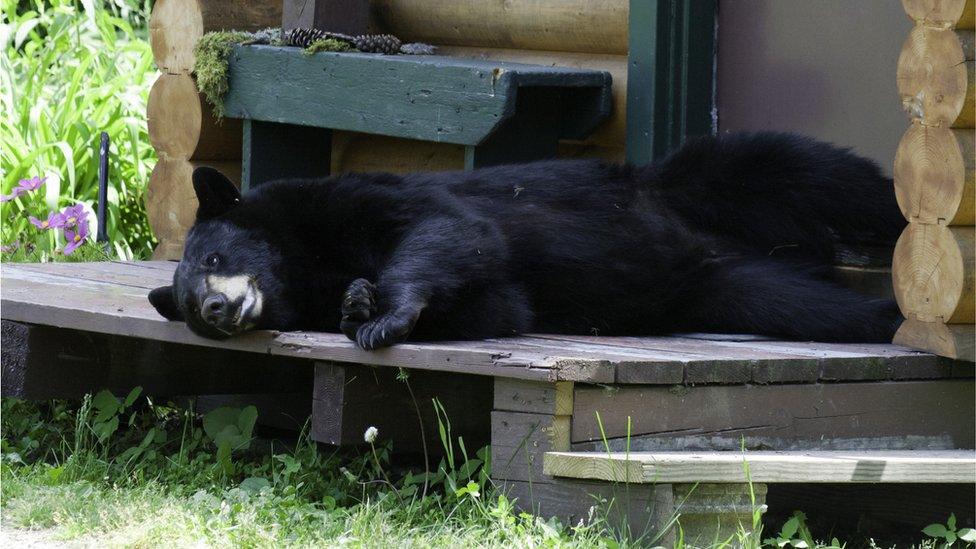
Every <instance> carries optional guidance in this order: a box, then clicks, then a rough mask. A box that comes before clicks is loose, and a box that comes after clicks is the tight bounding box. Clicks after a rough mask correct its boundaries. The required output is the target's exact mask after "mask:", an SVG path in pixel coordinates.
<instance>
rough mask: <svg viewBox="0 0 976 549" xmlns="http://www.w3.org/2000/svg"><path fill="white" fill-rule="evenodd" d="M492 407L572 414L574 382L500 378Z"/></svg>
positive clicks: (496, 385)
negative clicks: (542, 381) (544, 381)
mask: <svg viewBox="0 0 976 549" xmlns="http://www.w3.org/2000/svg"><path fill="white" fill-rule="evenodd" d="M493 409H494V410H497V411H508V412H530V413H533V414H550V415H556V416H568V415H572V413H573V383H572V382H571V381H560V382H557V383H539V382H535V381H524V380H518V379H504V378H498V379H496V380H495V387H494V405H493Z"/></svg>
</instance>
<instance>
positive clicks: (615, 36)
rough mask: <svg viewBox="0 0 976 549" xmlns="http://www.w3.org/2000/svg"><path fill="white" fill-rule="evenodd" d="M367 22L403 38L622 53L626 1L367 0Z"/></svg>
mask: <svg viewBox="0 0 976 549" xmlns="http://www.w3.org/2000/svg"><path fill="white" fill-rule="evenodd" d="M370 4H371V5H370V7H371V13H370V16H371V24H372V26H373V28H374V29H376V30H377V31H381V32H390V33H393V34H396V35H397V36H399V37H400V38H402V39H404V40H406V41H416V42H429V43H432V44H437V45H445V46H476V47H478V46H480V47H489V48H511V49H522V50H554V51H574V52H585V53H614V54H619V55H626V53H627V16H628V13H629V11H630V10H629V6H628V1H627V0H560V1H546V2H539V1H537V0H509V1H506V2H504V4H498V3H494V2H479V1H461V2H443V1H439V0H372V1H371V2H370Z"/></svg>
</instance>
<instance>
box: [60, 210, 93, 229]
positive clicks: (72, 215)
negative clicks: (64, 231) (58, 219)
mask: <svg viewBox="0 0 976 549" xmlns="http://www.w3.org/2000/svg"><path fill="white" fill-rule="evenodd" d="M61 215H62V216H63V219H64V226H65V227H71V226H72V225H78V226H81V225H87V223H86V221H87V220H88V212H87V211H85V206H84V205H83V204H75V205H74V206H68V207H67V208H65V209H64V211H63V212H61ZM86 229H87V227H86Z"/></svg>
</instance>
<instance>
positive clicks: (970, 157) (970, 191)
mask: <svg viewBox="0 0 976 549" xmlns="http://www.w3.org/2000/svg"><path fill="white" fill-rule="evenodd" d="M973 134H974V130H951V129H947V128H941V127H933V126H926V125H923V124H912V125H911V126H909V128H908V131H906V132H905V136H904V137H902V139H901V142H900V143H899V144H898V150H897V152H896V153H895V168H894V179H895V196H896V197H897V199H898V205H899V207H901V212H902V213H903V214H904V215H905V219H908V220H909V221H911V222H913V223H928V224H938V225H973V224H974V223H976V206H974V203H976V176H974V168H976V160H974V154H976V153H974V146H976V145H974V143H973Z"/></svg>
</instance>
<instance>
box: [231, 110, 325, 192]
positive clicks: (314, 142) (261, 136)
mask: <svg viewBox="0 0 976 549" xmlns="http://www.w3.org/2000/svg"><path fill="white" fill-rule="evenodd" d="M243 141H244V150H243V160H242V162H243V165H242V166H241V190H242V191H246V190H248V189H250V188H252V187H255V186H257V185H260V184H262V183H266V182H268V181H273V180H275V179H285V178H292V177H299V178H305V177H325V176H327V175H329V171H330V170H331V163H332V130H329V129H325V128H314V127H311V126H295V125H292V124H275V123H271V122H261V121H258V120H247V119H245V120H244V139H243Z"/></svg>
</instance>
